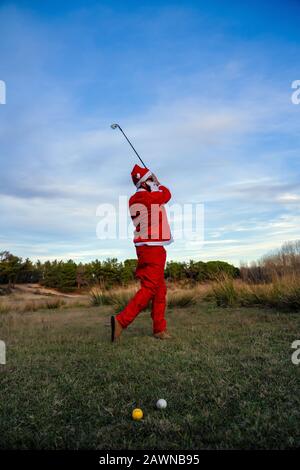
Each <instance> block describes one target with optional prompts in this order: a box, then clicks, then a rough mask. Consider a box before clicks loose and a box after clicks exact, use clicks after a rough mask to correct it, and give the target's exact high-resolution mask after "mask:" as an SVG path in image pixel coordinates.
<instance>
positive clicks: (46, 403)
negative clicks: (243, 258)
mask: <svg viewBox="0 0 300 470" xmlns="http://www.w3.org/2000/svg"><path fill="white" fill-rule="evenodd" d="M111 312H112V307H111V306H102V307H94V308H93V307H90V308H74V309H72V310H71V309H63V310H60V309H58V310H55V311H53V312H52V311H51V312H50V311H48V310H41V311H37V312H27V313H23V314H20V313H7V314H5V315H0V339H2V340H5V341H6V345H7V364H6V365H5V366H0V389H1V395H2V399H1V401H0V435H1V440H0V448H15V449H16V448H19V449H20V448H21V449H66V448H70V449H78V448H81V449H82V448H89V449H103V448H105V449H118V448H121V449H125V448H126V449H145V448H147V449H220V448H222V449H229V448H230V449H232V448H236V449H237V448H238V449H251V448H252V449H253V448H256V449H265V448H269V449H270V448H271V449H275V448H294V447H299V445H300V428H299V419H300V411H299V410H300V395H299V393H298V391H299V386H300V378H299V366H298V368H297V366H295V365H293V364H292V362H291V354H292V349H291V343H292V342H293V341H294V340H295V339H299V331H300V316H299V315H297V314H293V313H289V314H283V313H278V312H276V311H271V310H267V311H264V310H262V309H253V308H247V309H246V308H228V309H222V308H216V307H214V306H212V305H211V304H208V303H207V304H199V303H198V304H195V305H192V306H189V307H188V308H175V307H174V308H173V309H172V310H170V311H169V313H168V320H169V330H170V332H171V334H172V335H173V340H171V341H165V342H164V341H159V340H155V339H154V338H153V337H152V335H151V323H150V318H149V312H144V313H142V314H141V315H140V316H139V318H138V319H137V320H136V322H135V323H134V324H132V325H131V327H130V328H129V329H128V330H127V331H126V332H125V333H124V335H123V338H122V341H121V342H120V343H119V344H114V345H111V344H110V342H109V328H107V327H106V323H107V319H108V317H109V315H110V314H111ZM158 398H165V399H166V400H167V401H168V407H167V409H166V410H165V411H159V410H156V409H155V402H156V400H157V399H158ZM134 407H141V408H142V409H143V411H144V419H143V420H142V421H140V422H134V421H132V419H131V412H132V409H133V408H134Z"/></svg>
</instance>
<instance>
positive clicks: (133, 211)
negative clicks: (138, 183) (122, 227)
mask: <svg viewBox="0 0 300 470" xmlns="http://www.w3.org/2000/svg"><path fill="white" fill-rule="evenodd" d="M170 199H171V193H170V191H169V190H168V188H166V187H165V186H162V185H160V186H158V190H157V191H151V192H149V191H147V190H146V189H144V188H139V189H137V191H136V193H135V194H133V196H131V198H130V199H129V211H130V215H131V218H132V221H133V224H134V226H135V232H134V240H133V242H134V244H135V245H136V246H139V245H168V244H169V243H171V242H172V236H171V231H170V226H169V222H168V218H167V214H166V210H165V207H164V204H166V203H167V202H168V201H169V200H170Z"/></svg>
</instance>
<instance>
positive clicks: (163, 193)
mask: <svg viewBox="0 0 300 470" xmlns="http://www.w3.org/2000/svg"><path fill="white" fill-rule="evenodd" d="M158 189H159V191H155V192H153V193H149V196H150V198H151V203H152V204H166V203H167V202H169V200H170V199H171V193H170V191H169V189H168V188H166V186H163V185H159V187H158Z"/></svg>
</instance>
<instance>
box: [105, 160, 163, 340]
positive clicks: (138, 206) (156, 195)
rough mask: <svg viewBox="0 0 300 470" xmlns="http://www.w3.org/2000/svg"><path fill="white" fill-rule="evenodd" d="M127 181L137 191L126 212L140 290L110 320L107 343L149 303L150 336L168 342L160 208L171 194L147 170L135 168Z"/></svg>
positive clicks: (116, 337)
mask: <svg viewBox="0 0 300 470" xmlns="http://www.w3.org/2000/svg"><path fill="white" fill-rule="evenodd" d="M131 177H132V181H133V183H134V184H135V186H136V188H137V189H136V192H135V194H133V196H131V198H130V199H129V209H130V215H131V218H132V221H133V224H134V226H135V233H134V244H135V247H136V253H137V257H138V264H137V268H136V273H135V275H136V277H137V278H138V279H139V280H140V282H141V287H140V289H139V291H138V292H137V293H136V294H135V296H134V297H133V298H132V299H131V300H130V302H129V303H128V304H127V306H126V307H125V308H124V310H122V311H121V312H120V313H119V314H118V315H116V316H112V317H111V340H112V342H113V341H115V340H116V339H118V338H119V337H120V335H121V333H122V331H123V329H125V328H127V327H128V325H130V323H131V322H132V321H133V320H134V319H135V317H136V316H137V315H138V314H139V313H140V311H141V310H143V309H144V308H145V307H147V305H148V303H149V302H150V301H152V308H151V317H152V322H153V335H154V337H155V338H158V339H168V338H170V335H169V333H168V332H167V323H166V319H165V309H166V292H167V289H166V283H165V279H164V267H165V262H166V250H165V248H164V246H165V245H168V244H170V243H172V237H171V232H170V227H169V223H168V219H167V215H166V211H165V208H164V204H166V203H167V202H168V201H169V200H170V199H171V193H170V191H169V190H168V188H166V187H165V186H163V185H161V184H160V183H159V181H158V179H157V178H156V176H155V175H154V174H153V173H151V171H150V170H148V168H141V167H140V166H138V165H135V166H134V168H133V170H132V172H131Z"/></svg>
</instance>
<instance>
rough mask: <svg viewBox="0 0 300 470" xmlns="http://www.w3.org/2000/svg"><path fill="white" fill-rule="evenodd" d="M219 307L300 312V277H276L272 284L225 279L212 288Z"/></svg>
mask: <svg viewBox="0 0 300 470" xmlns="http://www.w3.org/2000/svg"><path fill="white" fill-rule="evenodd" d="M212 297H213V298H214V300H215V301H216V304H217V305H218V306H222V307H232V306H242V307H249V306H250V307H253V306H261V307H269V308H273V309H277V310H281V311H286V312H299V311H300V278H299V276H295V275H292V276H284V277H282V278H280V277H275V278H274V279H273V281H272V282H271V283H265V284H248V283H246V282H242V281H239V280H233V279H231V278H229V277H223V278H221V279H219V280H218V281H217V282H215V283H214V284H213V286H212Z"/></svg>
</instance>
